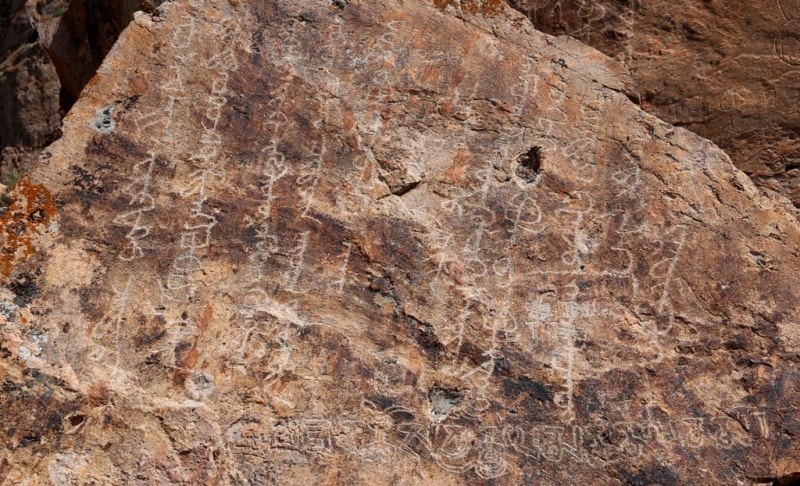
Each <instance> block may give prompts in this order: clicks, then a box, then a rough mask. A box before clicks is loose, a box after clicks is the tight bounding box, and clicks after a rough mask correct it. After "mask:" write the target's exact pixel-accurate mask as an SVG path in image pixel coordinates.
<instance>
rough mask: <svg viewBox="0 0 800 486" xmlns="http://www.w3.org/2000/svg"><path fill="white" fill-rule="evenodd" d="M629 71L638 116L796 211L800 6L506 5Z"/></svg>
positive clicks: (714, 0) (579, 1) (530, 0)
mask: <svg viewBox="0 0 800 486" xmlns="http://www.w3.org/2000/svg"><path fill="white" fill-rule="evenodd" d="M508 2H509V4H511V5H513V6H514V7H516V8H517V9H519V10H520V11H522V12H524V13H525V14H527V15H528V16H529V18H530V19H531V20H532V21H533V23H534V24H535V25H536V28H537V29H540V30H542V31H544V32H548V33H551V34H554V35H562V34H566V35H570V36H573V37H575V38H577V39H580V40H582V41H584V42H587V43H588V44H590V45H592V46H594V47H596V48H598V49H600V50H601V51H603V52H605V53H606V54H608V55H609V56H612V57H614V58H616V59H619V60H621V61H622V62H624V63H625V65H626V66H628V67H629V68H630V70H631V74H632V75H633V78H634V79H635V80H636V84H637V86H638V89H639V96H640V97H641V101H642V107H643V108H644V109H646V110H648V111H649V112H651V113H654V114H656V115H657V116H659V117H660V118H662V119H664V120H666V121H668V122H670V123H673V124H675V125H681V126H685V127H687V128H688V129H690V130H692V131H694V132H697V133H699V134H701V135H703V136H705V137H708V138H710V139H711V140H713V141H714V142H715V143H717V144H718V145H719V146H720V147H721V148H723V149H724V150H725V151H726V152H727V153H728V154H729V155H730V156H731V158H732V159H733V162H734V163H735V164H736V166H737V167H739V168H740V169H742V170H743V171H745V172H747V173H748V174H750V175H752V177H754V179H755V180H756V181H757V183H758V184H759V185H760V186H761V187H764V188H767V189H770V190H774V191H777V192H780V193H782V194H783V195H785V196H786V197H788V198H789V199H791V200H792V201H793V202H794V204H795V206H798V207H800V111H798V106H800V1H798V0H752V1H743V0H733V1H730V0H726V1H721V0H705V1H703V2H698V1H677V2H674V1H673V2H664V1H647V2H645V1H639V0H632V1H631V0H626V1H619V0H599V1H598V0H592V1H589V0H508Z"/></svg>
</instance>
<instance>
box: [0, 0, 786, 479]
mask: <svg viewBox="0 0 800 486" xmlns="http://www.w3.org/2000/svg"><path fill="white" fill-rule="evenodd" d="M633 90H634V89H633V84H632V82H631V80H630V79H629V77H628V76H627V74H626V71H625V70H624V69H622V68H621V66H620V65H619V64H618V63H616V62H614V61H613V60H611V59H609V58H607V57H605V56H604V55H602V54H601V53H599V52H598V51H595V50H593V49H591V48H588V47H587V46H585V45H584V44H582V43H580V42H577V41H574V40H570V39H567V38H561V39H557V38H553V37H549V36H547V35H544V34H542V33H539V32H537V31H535V30H533V28H532V27H531V25H530V23H529V22H528V21H527V20H526V19H524V18H523V17H522V16H521V15H520V14H517V13H515V12H514V11H512V10H510V9H506V8H505V7H504V6H503V4H501V3H500V2H491V1H485V2H477V1H472V2H462V3H458V2H442V1H435V2H426V1H424V0H405V1H403V2H394V1H392V2H367V1H355V0H351V1H338V0H337V1H334V2H322V1H319V0H276V1H252V2H239V1H236V0H228V1H215V2H210V1H201V0H183V1H175V2H167V3H164V4H163V5H162V6H161V8H160V9H158V10H157V11H156V12H155V14H154V15H147V14H144V13H141V14H137V17H136V20H135V22H134V23H133V24H131V26H130V27H129V28H128V29H127V30H126V31H125V32H124V33H123V35H122V37H121V38H120V41H119V42H118V44H117V45H116V46H115V47H114V48H113V49H112V51H111V53H110V54H109V56H108V57H107V59H106V60H105V62H104V63H103V65H102V67H101V68H100V69H99V71H98V73H97V76H96V77H95V78H94V80H93V81H92V82H91V83H90V84H89V85H88V86H87V88H86V89H85V90H84V91H83V94H82V96H81V98H80V99H79V101H78V102H77V104H75V105H74V107H73V109H72V110H71V111H70V113H69V115H68V116H67V117H66V119H65V120H64V136H63V138H62V139H60V140H59V141H57V142H56V143H55V144H53V145H52V146H51V147H50V148H49V149H48V150H47V151H46V153H45V154H44V155H43V156H42V158H41V160H40V162H39V165H38V166H37V168H36V169H35V170H34V171H32V172H31V173H30V174H29V175H28V176H27V177H25V178H23V180H22V181H21V182H20V183H19V184H18V185H17V186H16V188H15V191H14V192H13V193H12V195H11V196H12V199H13V202H12V203H11V205H10V207H9V209H8V210H7V211H6V212H5V213H4V214H3V215H2V217H0V252H1V253H2V265H0V275H2V282H3V288H2V290H0V333H1V334H0V340H1V341H0V350H1V351H2V352H0V383H2V384H3V385H2V386H3V393H2V394H0V418H2V421H3V424H4V430H3V433H2V434H0V441H1V442H2V444H3V447H1V448H0V480H5V481H7V482H9V483H11V484H19V483H23V482H24V481H28V484H47V483H52V484H75V483H81V484H82V483H92V482H94V483H97V484H267V483H270V484H273V483H279V484H320V483H326V484H328V483H329V484H365V483H372V484H465V483H467V484H564V483H569V484H698V483H702V484H747V483H753V482H772V481H778V480H779V479H780V480H781V481H783V480H784V479H781V478H788V477H791V476H790V475H791V474H793V473H794V472H797V471H798V470H800V448H798V447H797V437H798V434H800V421H799V420H798V416H799V415H798V402H797V400H798V395H797V390H798V388H800V374H799V373H798V371H799V370H798V363H799V362H800V331H798V329H799V328H798V326H797V324H798V322H797V316H798V310H799V309H798V305H799V302H800V301H798V289H800V273H798V271H797V270H798V268H800V254H799V253H798V251H799V250H800V248H798V242H799V241H800V231H799V230H800V227H799V226H798V223H797V221H796V220H795V219H794V216H793V212H792V211H793V209H792V208H791V206H789V205H788V203H786V202H785V200H782V199H770V198H768V197H766V196H763V195H761V193H760V192H759V191H758V190H757V189H756V188H755V187H754V185H753V184H752V182H751V181H750V179H748V178H747V177H746V176H745V175H744V174H743V173H742V172H740V171H738V170H737V169H735V168H734V166H733V165H732V164H731V162H730V159H729V158H728V157H727V156H726V155H725V154H724V153H723V152H722V151H721V150H720V149H718V148H717V147H716V146H715V145H714V144H712V143H710V142H708V141H707V140H705V139H703V138H700V137H699V136H697V135H695V134H693V133H691V132H689V131H687V130H684V129H682V128H676V127H674V126H672V125H669V124H667V123H665V122H663V121H661V120H659V119H658V118H655V117H654V116H652V115H649V114H647V113H646V112H644V111H642V110H641V109H640V108H639V107H638V106H637V105H635V104H634V103H633V102H631V101H630V99H629V98H631V97H633V94H632V93H633Z"/></svg>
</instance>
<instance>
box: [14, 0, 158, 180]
mask: <svg viewBox="0 0 800 486" xmlns="http://www.w3.org/2000/svg"><path fill="white" fill-rule="evenodd" d="M160 3H161V0H71V1H70V0H34V1H28V2H25V1H24V0H7V1H5V0H4V1H3V2H2V4H0V183H3V182H4V181H9V180H13V179H15V176H16V175H17V174H20V173H24V172H27V171H28V170H29V169H30V168H31V167H32V166H33V164H34V163H35V161H36V159H37V158H38V156H39V154H40V153H41V150H42V149H43V148H44V147H45V146H47V145H48V144H50V143H51V142H52V141H53V140H55V139H56V138H58V137H59V136H60V131H59V124H60V122H61V117H62V116H63V115H64V114H65V113H66V112H67V111H68V110H69V108H70V107H71V106H72V104H73V103H74V102H75V100H76V99H77V98H78V95H79V94H80V91H81V90H82V89H83V87H84V86H85V85H86V83H88V82H89V80H90V79H91V77H92V76H93V75H94V73H95V71H96V70H97V67H98V66H99V65H100V63H101V62H102V60H103V58H104V57H105V55H106V54H107V53H108V51H109V50H110V49H111V47H112V46H113V45H114V42H115V41H116V39H117V37H119V34H120V32H122V30H123V29H124V28H125V27H126V26H127V25H128V23H129V22H130V21H131V19H132V18H133V13H134V12H135V11H137V10H145V11H150V12H152V11H153V8H154V7H155V6H157V5H158V4H160Z"/></svg>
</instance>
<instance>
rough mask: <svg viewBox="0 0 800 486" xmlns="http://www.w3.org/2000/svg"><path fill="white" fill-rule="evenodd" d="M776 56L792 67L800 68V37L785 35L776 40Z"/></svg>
mask: <svg viewBox="0 0 800 486" xmlns="http://www.w3.org/2000/svg"><path fill="white" fill-rule="evenodd" d="M775 54H776V55H777V56H778V59H780V60H781V61H783V62H784V63H786V64H788V65H790V66H800V35H797V34H784V35H782V36H780V37H778V38H777V39H776V40H775Z"/></svg>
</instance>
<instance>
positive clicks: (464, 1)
mask: <svg viewBox="0 0 800 486" xmlns="http://www.w3.org/2000/svg"><path fill="white" fill-rule="evenodd" d="M433 4H434V5H436V8H438V9H440V10H444V9H445V8H447V7H448V6H451V7H456V8H458V7H461V10H463V11H465V12H468V13H471V14H478V13H479V14H483V15H486V16H489V17H494V16H495V15H497V14H499V13H502V12H503V0H433Z"/></svg>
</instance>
